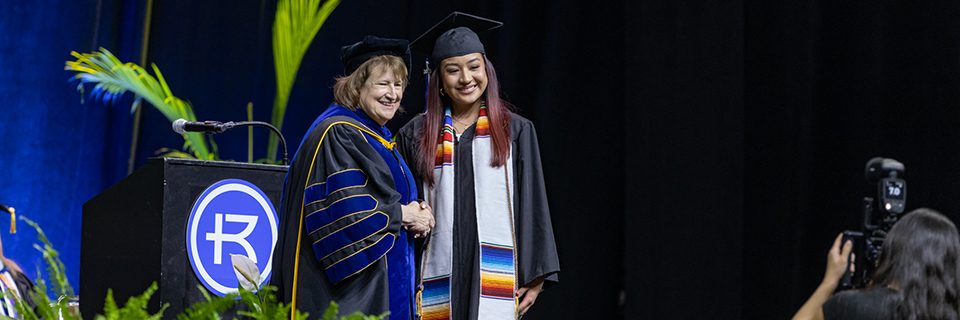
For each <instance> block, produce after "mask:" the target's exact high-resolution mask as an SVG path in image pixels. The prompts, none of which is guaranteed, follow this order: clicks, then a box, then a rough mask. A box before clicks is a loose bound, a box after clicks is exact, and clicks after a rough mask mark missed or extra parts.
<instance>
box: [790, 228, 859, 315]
mask: <svg viewBox="0 0 960 320" xmlns="http://www.w3.org/2000/svg"><path fill="white" fill-rule="evenodd" d="M841 242H843V233H840V234H839V235H837V238H836V239H834V240H833V247H831V248H830V251H829V252H827V272H826V273H825V274H824V275H823V282H821V283H820V286H819V287H817V290H816V291H814V292H813V295H811V296H810V299H807V302H806V303H804V304H803V306H802V307H800V310H797V314H795V315H793V319H794V320H806V319H817V320H820V319H823V303H824V302H827V299H830V295H832V294H833V291H834V290H837V285H839V284H840V279H841V278H843V272H844V271H846V269H847V260H848V259H847V257H849V256H851V255H850V251H851V250H853V242H851V241H847V243H844V244H843V247H841V246H840V243H841ZM852 258H854V259H856V256H853V257H852ZM853 271H854V270H853V264H850V272H853Z"/></svg>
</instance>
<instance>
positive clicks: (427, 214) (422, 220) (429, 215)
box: [400, 202, 436, 238]
mask: <svg viewBox="0 0 960 320" xmlns="http://www.w3.org/2000/svg"><path fill="white" fill-rule="evenodd" d="M400 207H401V209H402V211H403V219H402V221H401V222H400V224H401V226H403V228H404V229H406V230H407V231H408V232H410V233H412V234H413V237H414V238H420V237H426V236H427V234H429V233H430V230H433V226H434V224H435V223H436V221H434V219H433V212H432V210H431V209H430V205H428V204H427V203H426V202H411V203H410V204H406V205H401V206H400Z"/></svg>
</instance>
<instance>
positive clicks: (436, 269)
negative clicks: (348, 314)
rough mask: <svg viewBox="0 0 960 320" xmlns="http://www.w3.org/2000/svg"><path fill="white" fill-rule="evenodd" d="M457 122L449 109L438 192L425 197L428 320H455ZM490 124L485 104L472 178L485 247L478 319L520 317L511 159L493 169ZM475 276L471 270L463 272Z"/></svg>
mask: <svg viewBox="0 0 960 320" xmlns="http://www.w3.org/2000/svg"><path fill="white" fill-rule="evenodd" d="M453 136H454V131H453V122H452V118H451V115H450V109H449V108H447V110H446V112H445V116H444V124H443V131H442V133H441V135H440V139H439V141H438V144H437V155H436V162H435V166H434V186H435V187H434V188H432V189H431V190H429V192H427V194H426V195H425V197H426V200H427V202H428V203H429V204H430V206H431V207H432V208H433V210H434V211H433V213H434V217H435V220H436V225H435V227H434V229H433V231H432V232H431V236H430V237H431V238H430V244H429V246H428V248H427V249H426V252H425V253H424V255H425V258H424V261H423V287H422V289H421V290H422V292H421V298H420V299H419V301H420V304H421V308H418V309H421V314H422V317H423V319H425V320H439V319H450V314H451V305H450V291H451V290H457V288H451V287H450V275H451V274H452V272H453V270H452V263H453V222H454V216H453V212H454V172H455V167H454V165H453V160H454V150H453ZM490 143H491V141H490V121H489V118H488V117H487V108H486V105H481V107H480V115H479V117H478V119H477V125H476V135H475V137H474V140H473V155H472V158H473V179H474V184H475V188H474V190H475V191H474V192H475V196H476V214H477V233H478V238H479V241H480V243H478V244H477V245H478V246H479V248H480V265H479V266H477V267H479V268H480V302H479V310H478V313H477V315H478V319H515V318H516V307H517V302H516V294H515V292H516V290H517V284H516V254H515V252H514V246H515V242H516V241H515V237H514V231H513V213H512V198H513V195H512V193H511V191H512V190H513V189H514V188H512V186H513V172H512V168H513V166H512V161H513V160H512V159H510V158H508V160H507V163H506V164H505V165H504V166H501V167H496V168H493V167H491V166H490V155H491V147H490ZM458 271H460V272H470V271H469V270H458Z"/></svg>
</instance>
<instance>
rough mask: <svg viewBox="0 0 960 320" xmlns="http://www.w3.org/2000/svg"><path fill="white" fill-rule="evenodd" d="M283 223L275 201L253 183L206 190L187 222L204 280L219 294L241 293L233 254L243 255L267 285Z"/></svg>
mask: <svg viewBox="0 0 960 320" xmlns="http://www.w3.org/2000/svg"><path fill="white" fill-rule="evenodd" d="M277 220H278V219H277V212H276V211H275V210H274V208H273V204H272V203H270V199H268V198H267V196H266V195H265V194H264V193H263V191H261V190H260V188H257V186H255V185H253V184H252V183H250V182H247V181H244V180H239V179H227V180H223V181H220V182H217V183H214V184H213V185H211V186H210V187H208V188H207V190H204V191H203V193H202V194H200V197H199V198H197V201H196V202H195V203H194V204H193V210H191V211H190V219H188V220H187V255H188V256H189V258H190V264H191V265H192V266H193V271H194V273H196V274H197V278H199V279H200V282H201V283H203V285H204V286H206V287H207V289H210V291H212V292H213V293H215V294H217V295H219V296H224V295H226V294H228V293H232V292H237V286H238V285H239V280H237V276H236V273H235V271H234V269H233V265H232V263H231V259H230V255H231V254H239V255H244V256H247V257H248V258H250V260H252V261H253V262H254V263H256V264H257V268H258V269H259V270H260V285H261V286H262V285H263V284H266V283H267V282H268V281H269V280H270V272H271V266H272V265H273V248H274V245H275V244H276V243H277Z"/></svg>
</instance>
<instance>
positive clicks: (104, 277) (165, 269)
mask: <svg viewBox="0 0 960 320" xmlns="http://www.w3.org/2000/svg"><path fill="white" fill-rule="evenodd" d="M287 168H288V167H287V166H278V165H264V164H251V163H237V162H222V161H202V160H190V159H174V158H152V159H148V160H147V164H146V165H145V166H143V167H142V168H140V169H138V170H137V171H135V172H134V173H133V174H131V175H130V176H128V177H126V178H125V179H123V180H121V181H120V182H118V183H117V184H115V185H113V186H111V187H110V188H108V189H107V190H106V191H104V192H103V193H101V194H99V195H97V196H96V197H94V198H93V199H91V200H90V201H87V202H86V203H85V204H84V205H83V217H82V230H81V249H80V282H79V283H80V288H79V294H80V299H81V303H80V311H81V313H82V314H83V315H84V316H85V317H87V318H93V316H94V315H96V314H98V313H102V312H103V304H104V299H105V298H106V295H107V289H108V288H110V289H112V290H113V296H114V299H115V301H117V304H118V305H120V306H123V304H124V303H125V302H126V300H127V298H129V297H131V296H136V295H140V294H142V293H143V292H144V290H146V289H147V287H149V286H150V284H151V283H152V282H156V283H157V284H158V286H159V289H158V290H157V292H155V293H154V294H153V296H152V297H151V300H150V304H149V306H148V308H149V310H150V311H151V312H156V311H158V310H159V309H160V306H161V305H163V304H165V303H169V304H170V306H169V307H168V308H167V309H166V310H165V311H164V316H163V318H164V319H172V318H175V316H176V315H177V314H179V313H181V312H182V311H183V310H184V309H186V308H189V307H190V306H191V305H192V304H194V303H196V302H200V301H204V298H203V294H202V293H201V291H200V290H202V289H199V288H198V287H197V286H198V285H202V284H205V283H206V282H203V280H202V279H201V277H200V276H198V275H197V273H195V272H194V270H195V268H194V267H193V266H192V265H191V263H195V262H194V261H196V260H191V255H189V254H188V242H189V241H188V234H187V230H188V227H189V225H188V220H190V218H191V210H194V211H195V205H197V204H199V202H198V198H199V197H200V196H202V195H203V196H208V195H209V191H210V190H211V186H214V185H215V184H217V183H221V184H222V183H223V182H224V180H228V179H238V180H242V181H246V182H249V184H252V185H254V186H256V187H259V189H260V190H262V192H260V193H259V194H261V195H264V196H265V197H266V198H267V199H269V202H266V201H262V200H263V199H261V201H260V202H259V203H262V204H266V203H272V206H273V211H274V212H279V210H280V197H281V192H282V191H283V182H284V177H285V176H286V173H287ZM230 181H236V180H230ZM254 189H256V188H254ZM254 196H256V194H254ZM207 202H209V200H207ZM255 207H260V206H255ZM263 207H265V208H266V207H268V206H263ZM223 215H226V216H229V214H227V213H218V214H217V215H216V218H217V219H221V218H222V216H223ZM207 216H211V217H212V213H211V214H208V215H207ZM236 216H240V215H236ZM207 219H212V218H209V217H208V218H207ZM228 219H229V218H228ZM266 220H268V219H260V221H263V222H264V223H266ZM253 221H257V220H253ZM230 222H231V220H226V222H218V224H217V233H218V234H219V233H220V232H221V229H220V228H221V226H228V225H229V223H230ZM234 224H236V223H234ZM193 225H196V224H195V223H194V224H193ZM268 226H269V225H268ZM224 228H225V227H224ZM257 228H260V227H257ZM273 228H274V234H275V232H276V231H275V230H276V227H275V225H274V226H273ZM224 230H226V229H224ZM225 232H226V231H225ZM195 233H196V232H195ZM235 233H236V232H235ZM211 234H212V233H206V235H207V237H210V235H211ZM247 234H249V232H247ZM201 236H202V232H201ZM233 236H236V235H233ZM235 238H236V237H235ZM201 240H202V239H201ZM224 241H228V240H224ZM235 241H243V240H235ZM217 245H218V246H219V245H221V242H217ZM237 247H238V248H239V247H240V246H237ZM246 247H251V246H250V245H249V244H248V245H247V246H246ZM224 248H225V249H224V250H227V249H226V248H227V247H224ZM196 250H197V249H194V251H196ZM268 250H272V246H271V248H270V249H268ZM227 251H229V250H227ZM217 253H220V249H218V250H217ZM204 254H207V253H204ZM195 255H196V254H194V256H195ZM223 255H225V256H226V258H225V259H226V260H225V261H224V262H221V261H217V263H218V265H219V264H222V263H225V264H227V265H229V264H230V258H229V255H227V252H224V253H223ZM256 255H261V256H265V254H256ZM208 268H209V266H208ZM234 287H236V284H235V283H234ZM211 295H212V293H211ZM230 313H232V312H230ZM229 318H232V315H231V316H230V317H227V319H229Z"/></svg>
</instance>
